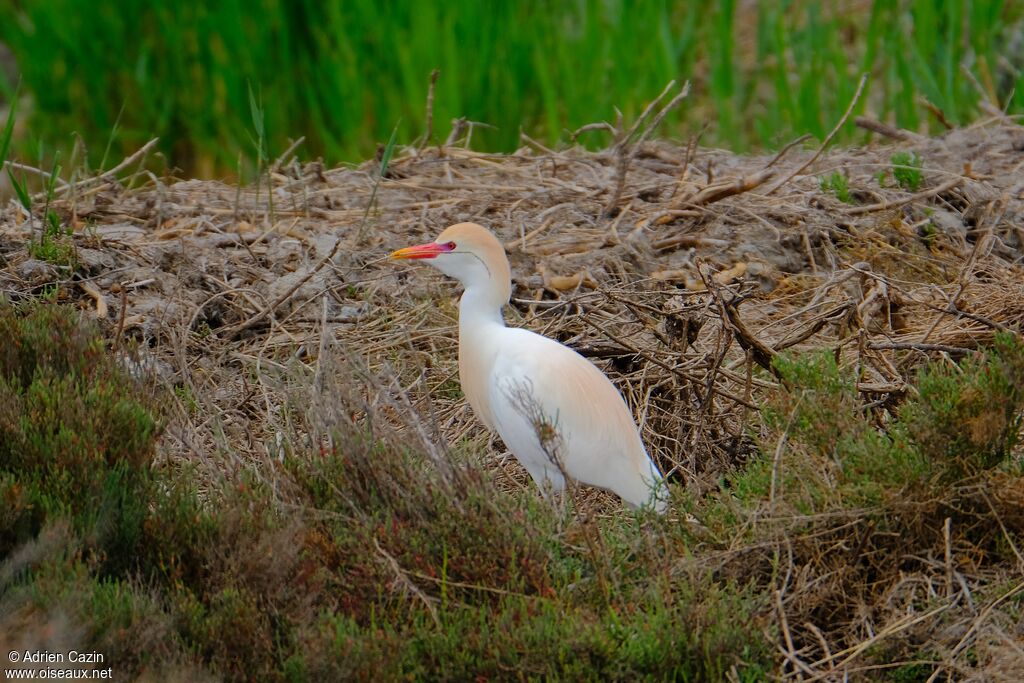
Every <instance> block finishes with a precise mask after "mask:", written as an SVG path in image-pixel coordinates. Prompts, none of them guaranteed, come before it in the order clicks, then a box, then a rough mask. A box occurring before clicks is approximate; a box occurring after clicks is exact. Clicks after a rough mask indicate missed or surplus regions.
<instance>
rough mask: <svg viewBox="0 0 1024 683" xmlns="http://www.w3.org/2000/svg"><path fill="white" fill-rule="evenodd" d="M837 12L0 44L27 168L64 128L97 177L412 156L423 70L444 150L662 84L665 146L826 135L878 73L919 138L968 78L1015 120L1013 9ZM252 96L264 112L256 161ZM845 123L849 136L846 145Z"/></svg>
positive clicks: (402, 15) (174, 21)
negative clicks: (20, 89)
mask: <svg viewBox="0 0 1024 683" xmlns="http://www.w3.org/2000/svg"><path fill="white" fill-rule="evenodd" d="M841 6H842V3H827V4H825V5H824V6H823V5H822V3H818V2H812V1H811V0H796V1H794V2H791V3H755V4H753V5H750V4H746V3H737V2H735V1H734V0H723V1H722V2H714V1H712V0H694V1H693V2H683V1H681V0H677V1H675V2H670V1H661V2H657V1H655V2H643V3H631V2H627V1H626V0H610V1H605V0H581V1H580V2H574V3H557V2H550V1H549V0H527V1H525V2H516V3H513V2H501V3H479V2H474V1H472V0H452V1H450V2H444V3H440V2H438V3H434V2H424V3H418V2H417V3H391V4H388V5H382V4H381V3H378V2H371V1H370V0H352V1H351V2H340V1H339V0H332V1H330V2H326V3H321V2H313V1H312V0H300V1H299V2H285V1H284V0H262V2H260V3H259V4H258V6H255V7H254V6H251V5H249V4H246V3H242V2H238V1H237V0H232V1H229V2H219V3H212V4H211V3H201V2H197V1H196V0H183V1H182V2H166V1H160V2H143V1H142V0H124V1H118V2H114V1H113V0H99V1H98V2H96V3H93V4H92V5H91V11H90V12H80V11H78V9H79V7H78V3H76V2H73V0H26V1H25V2H22V3H19V5H18V7H17V8H12V7H11V6H10V5H9V4H8V5H7V6H6V9H5V10H3V11H2V14H3V16H0V41H3V42H4V43H6V44H7V45H9V46H10V47H11V49H12V50H13V51H14V53H15V55H16V57H17V60H18V63H19V65H20V68H21V72H22V73H21V77H22V82H23V86H24V91H25V92H27V93H30V94H31V96H32V99H33V107H34V111H35V113H34V115H33V118H32V120H31V126H30V128H29V130H30V131H31V132H30V133H28V134H27V135H26V136H25V137H24V138H23V139H21V140H19V141H18V150H19V154H20V156H22V157H24V158H29V159H36V158H37V157H39V156H46V155H47V154H48V153H50V152H52V151H53V150H55V149H61V148H65V147H69V146H70V144H71V139H70V138H69V136H68V131H76V132H77V133H78V134H80V135H81V136H82V137H83V138H84V140H85V142H86V143H87V148H88V149H89V150H90V151H92V153H93V155H94V156H93V157H91V158H90V159H89V161H90V162H91V163H92V164H93V165H95V164H97V163H99V162H100V161H101V160H100V159H99V156H100V152H101V151H103V150H105V149H106V150H107V151H106V153H105V154H104V155H103V156H106V157H107V159H108V161H115V160H116V159H115V157H117V155H119V154H124V153H126V152H127V151H129V150H134V149H136V148H137V147H138V146H139V145H141V144H142V143H143V142H144V141H145V140H147V139H148V138H149V137H150V136H153V135H159V136H160V137H161V140H162V142H161V149H162V151H163V152H164V154H165V155H166V156H167V157H168V159H169V160H170V161H171V163H172V164H175V165H177V166H179V167H181V168H184V169H186V171H187V172H189V173H194V174H198V175H210V174H213V173H220V172H233V171H235V170H236V167H237V159H238V155H239V153H244V154H245V155H246V157H247V158H249V159H253V158H254V156H258V157H260V159H259V161H261V162H262V163H266V161H267V160H268V159H270V158H272V157H273V155H274V154H275V152H276V153H280V152H281V151H283V149H284V148H285V147H286V146H287V145H288V139H289V138H297V137H298V136H300V135H302V136H305V137H306V143H305V145H304V148H303V149H302V150H300V152H301V153H302V154H304V155H305V156H306V157H310V158H311V157H314V156H316V155H323V156H324V157H325V158H326V160H327V161H328V162H329V163H335V162H337V161H339V160H361V159H365V158H368V157H369V156H371V155H372V153H373V151H374V148H375V145H376V144H377V142H378V141H381V140H386V139H388V135H389V133H390V132H391V130H392V129H393V128H394V127H395V125H396V123H398V122H400V123H399V124H398V134H397V139H398V141H399V142H400V143H408V142H411V141H413V140H414V139H415V138H416V137H417V136H419V135H421V134H422V133H423V126H424V112H423V108H424V103H425V100H426V91H427V84H428V80H429V74H430V72H431V70H432V69H433V68H435V67H437V68H439V69H440V71H441V76H440V80H439V81H438V83H437V94H436V95H437V96H436V100H435V112H434V120H435V123H436V125H435V138H436V139H438V140H443V139H444V137H445V136H446V135H447V132H448V122H449V121H450V120H451V119H453V118H456V117H460V116H465V117H467V118H468V119H470V120H473V121H480V122H484V123H487V124H489V125H490V126H493V128H478V129H477V130H476V131H475V133H474V137H473V140H474V144H475V145H476V146H478V147H479V148H481V149H489V150H504V151H508V150H512V149H514V148H515V147H516V146H518V145H519V144H520V142H519V130H520V128H521V127H522V129H524V130H525V131H526V132H528V133H529V134H530V135H531V136H534V137H537V138H539V139H541V140H544V141H546V142H547V143H550V144H554V143H556V142H558V141H559V140H564V139H565V138H566V136H565V134H564V132H565V130H566V129H569V130H571V129H575V128H576V127H578V126H580V125H583V124H586V123H590V122H592V121H594V120H599V119H606V120H612V119H613V118H614V108H615V107H618V108H620V109H621V110H622V112H623V114H624V115H625V116H626V118H627V120H628V119H630V118H633V117H635V116H636V115H637V114H638V113H639V112H640V111H641V109H642V108H643V106H644V105H645V104H646V103H647V102H649V101H650V100H651V99H653V97H654V96H655V95H656V94H657V93H658V92H660V91H661V89H662V88H663V87H664V85H665V84H666V83H668V82H669V81H670V80H672V79H675V80H677V81H680V82H681V81H683V80H686V79H689V80H691V81H692V82H693V84H694V89H693V93H692V95H691V96H690V98H689V99H688V100H687V101H686V102H685V103H684V105H683V106H682V107H680V108H679V109H678V111H677V112H675V113H673V114H672V115H671V116H670V117H669V119H668V122H667V124H666V128H665V132H666V133H667V134H670V135H675V136H679V137H686V136H689V135H692V134H695V133H697V132H699V131H700V130H701V129H702V128H703V127H704V125H705V124H706V123H710V124H711V127H710V130H708V131H707V132H706V134H705V135H704V138H703V139H704V141H705V142H707V143H714V144H722V145H725V146H728V147H730V148H733V149H736V150H740V151H741V150H743V149H745V148H750V147H772V146H777V145H779V144H780V143H784V142H786V141H788V140H790V139H792V138H794V137H796V136H797V135H799V134H803V133H812V134H814V135H816V136H818V137H819V138H820V137H822V136H823V135H824V134H825V133H826V132H827V131H828V130H829V129H830V128H831V126H832V125H834V123H835V122H836V121H837V120H838V118H839V116H840V115H841V113H842V112H843V110H844V109H845V108H846V106H847V105H848V103H849V101H850V99H851V98H852V96H853V93H854V90H855V87H856V84H857V81H858V78H859V76H860V74H861V73H862V72H867V73H869V74H870V80H869V82H868V86H867V91H866V95H865V97H864V98H863V99H862V101H861V102H860V103H859V104H858V106H857V108H856V109H855V114H860V113H863V112H866V111H871V112H872V113H874V114H876V115H879V116H881V117H882V118H884V119H888V120H891V121H893V122H895V123H896V124H898V125H900V126H904V127H907V128H911V129H915V130H917V129H920V128H921V127H922V126H925V127H927V126H928V125H930V123H932V122H930V121H929V117H930V115H929V114H928V113H927V111H926V110H925V109H924V108H923V107H922V106H921V104H920V101H919V98H921V97H923V98H926V99H927V100H929V101H930V102H931V103H933V104H934V105H935V106H937V107H939V108H940V109H942V111H943V112H944V113H945V116H946V117H947V118H948V119H949V120H950V121H952V122H953V123H957V124H962V123H965V122H967V121H970V120H971V119H972V118H973V117H974V116H976V114H977V113H978V101H979V97H980V94H979V92H978V88H976V87H975V85H974V84H973V83H972V82H971V80H970V79H969V78H968V77H967V76H966V75H965V74H964V71H963V69H964V68H966V69H968V70H969V71H970V72H971V73H972V74H973V75H974V77H975V78H976V79H977V82H978V83H979V84H980V88H981V90H983V91H984V92H985V94H986V96H987V97H988V98H989V99H991V100H993V101H994V102H996V103H997V104H998V105H999V106H1002V105H1006V104H1008V105H1009V110H1010V112H1011V113H1013V112H1021V111H1024V78H1022V76H1021V74H1020V72H1019V67H1020V65H1021V58H1022V55H1021V54H1019V50H1020V49H1021V47H1020V45H1019V41H1018V42H1017V43H1014V42H1013V40H1012V37H1013V36H1014V35H1016V34H1017V33H1019V32H1020V31H1021V30H1022V24H1021V21H1022V16H1024V7H1022V6H1021V5H1020V4H1019V3H1015V2H999V1H993V2H944V1H942V0H922V1H921V2H914V3H906V2H900V1H899V0H876V1H875V2H873V3H871V4H870V6H869V7H868V8H867V9H866V10H859V11H856V12H852V11H848V10H843V9H841ZM1011 48H1012V49H1013V50H1017V51H1018V53H1017V54H1015V53H1013V52H1012V51H1011V50H1010V49H1011ZM7 87H8V90H10V89H12V88H11V85H10V84H9V85H8V86H7ZM250 87H251V88H252V92H256V93H258V94H259V97H258V99H259V105H258V109H259V110H260V112H261V113H260V116H259V121H258V122H257V126H256V127H257V129H258V130H257V131H256V133H257V139H256V142H257V143H258V145H257V146H256V149H257V152H256V154H255V155H253V149H254V146H253V144H252V143H253V137H252V136H253V129H252V124H253V123H254V118H253V116H252V115H251V113H252V112H253V111H255V110H256V108H255V107H250V99H249V98H250ZM1011 93H1013V95H1012V98H1011V97H1010V96H1011ZM855 130H856V129H855V128H854V127H853V125H852V123H849V124H847V126H846V127H845V128H844V130H843V131H842V132H841V136H840V139H841V140H847V141H849V140H852V139H854V137H855ZM587 142H588V144H592V145H604V144H607V143H608V142H609V139H608V137H607V136H606V134H604V133H594V134H591V135H590V136H588V138H587ZM257 165H258V164H257Z"/></svg>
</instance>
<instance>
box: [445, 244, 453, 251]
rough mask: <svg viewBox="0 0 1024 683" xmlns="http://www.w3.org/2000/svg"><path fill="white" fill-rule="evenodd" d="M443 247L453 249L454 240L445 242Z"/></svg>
mask: <svg viewBox="0 0 1024 683" xmlns="http://www.w3.org/2000/svg"><path fill="white" fill-rule="evenodd" d="M444 248H445V249H447V250H448V251H452V250H453V249H455V242H448V243H446V244H445V245H444Z"/></svg>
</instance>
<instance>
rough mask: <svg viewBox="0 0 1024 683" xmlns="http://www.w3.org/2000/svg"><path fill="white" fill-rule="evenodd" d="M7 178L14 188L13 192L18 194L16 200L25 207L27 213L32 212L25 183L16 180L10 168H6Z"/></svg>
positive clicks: (30, 198)
mask: <svg viewBox="0 0 1024 683" xmlns="http://www.w3.org/2000/svg"><path fill="white" fill-rule="evenodd" d="M7 178H8V179H9V180H10V181H11V187H13V188H14V194H16V195H17V196H18V201H19V202H21V205H22V206H23V207H25V210H26V211H28V212H29V213H31V212H32V197H31V196H30V195H29V193H28V188H27V187H26V186H25V183H20V182H18V179H17V178H15V177H14V173H12V172H11V169H10V168H8V169H7Z"/></svg>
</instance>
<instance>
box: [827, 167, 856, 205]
mask: <svg viewBox="0 0 1024 683" xmlns="http://www.w3.org/2000/svg"><path fill="white" fill-rule="evenodd" d="M819 186H820V187H821V190H822V192H831V193H832V194H833V195H835V197H836V199H838V200H839V201H841V202H843V203H845V204H852V203H853V195H851V194H850V180H849V179H848V178H847V177H846V176H845V175H843V174H842V173H840V172H839V171H835V172H833V173H831V174H829V175H827V176H823V177H822V178H821V180H820V181H819Z"/></svg>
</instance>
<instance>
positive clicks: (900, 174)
mask: <svg viewBox="0 0 1024 683" xmlns="http://www.w3.org/2000/svg"><path fill="white" fill-rule="evenodd" d="M892 177H893V178H894V179H895V180H896V183H897V184H898V185H899V186H900V187H902V188H903V189H904V190H908V191H910V192H917V191H918V190H919V189H920V188H921V183H923V182H924V172H923V171H922V170H921V158H920V157H919V156H917V153H916V152H896V153H895V154H893V155H892Z"/></svg>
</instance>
